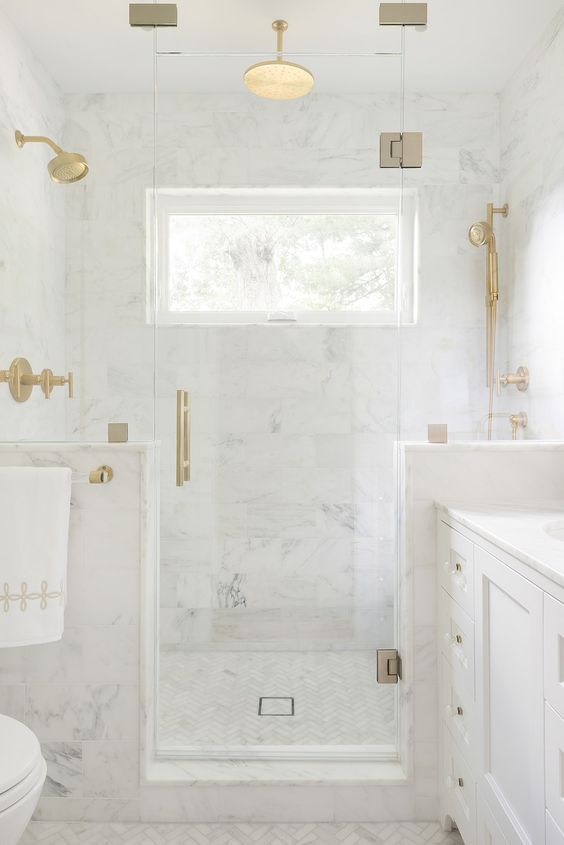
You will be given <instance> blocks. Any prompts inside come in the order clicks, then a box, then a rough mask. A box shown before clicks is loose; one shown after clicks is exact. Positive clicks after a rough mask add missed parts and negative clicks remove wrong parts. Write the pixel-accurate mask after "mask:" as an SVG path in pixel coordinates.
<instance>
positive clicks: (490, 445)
mask: <svg viewBox="0 0 564 845" xmlns="http://www.w3.org/2000/svg"><path fill="white" fill-rule="evenodd" d="M398 448H399V449H400V451H402V452H491V451H494V452H503V451H507V452H514V451H519V452H554V451H555V452H562V451H564V440H450V441H449V442H448V443H428V442H427V441H425V440H401V441H399V442H398Z"/></svg>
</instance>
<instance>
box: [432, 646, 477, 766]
mask: <svg viewBox="0 0 564 845" xmlns="http://www.w3.org/2000/svg"><path fill="white" fill-rule="evenodd" d="M440 672H441V693H440V694H441V698H440V702H439V706H440V713H441V718H442V720H443V724H444V725H446V727H448V729H449V731H450V732H451V734H452V736H453V737H454V738H455V739H456V740H457V741H458V744H459V745H460V747H461V748H462V749H463V751H464V755H465V757H466V759H467V760H468V761H469V762H470V763H471V764H472V765H476V763H477V758H478V755H477V749H478V737H477V735H476V705H475V703H474V700H473V697H472V696H471V695H470V693H469V691H468V689H467V688H466V686H465V684H463V682H462V681H461V678H460V677H459V670H458V668H457V667H456V666H451V665H450V663H448V662H447V660H446V658H445V657H444V655H442V656H441V666H440Z"/></svg>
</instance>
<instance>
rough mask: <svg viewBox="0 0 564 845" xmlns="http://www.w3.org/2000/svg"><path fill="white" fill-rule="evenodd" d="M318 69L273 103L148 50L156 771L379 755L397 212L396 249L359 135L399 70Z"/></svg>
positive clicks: (388, 738)
mask: <svg viewBox="0 0 564 845" xmlns="http://www.w3.org/2000/svg"><path fill="white" fill-rule="evenodd" d="M324 59H325V61H324V62H323V61H322V60H321V59H318V58H317V57H315V56H309V57H307V56H303V57H302V58H301V59H300V61H301V63H302V64H304V65H306V66H307V67H309V68H311V70H312V71H313V73H314V75H315V77H316V86H317V85H318V87H316V89H315V92H314V93H312V94H311V95H309V96H308V97H306V98H303V99H300V100H295V101H276V102H274V101H269V100H265V99H260V98H258V97H256V96H254V95H252V94H251V93H250V92H248V91H246V90H245V89H244V87H243V84H242V77H243V72H244V70H245V67H246V66H247V65H248V64H251V62H252V61H253V59H251V58H249V57H245V56H242V57H228V58H224V59H219V58H217V57H214V58H208V59H205V58H203V57H201V56H199V57H191V56H177V55H174V56H170V55H162V54H159V55H158V57H157V91H158V96H157V153H156V168H157V170H156V173H157V178H156V191H155V196H154V197H151V196H149V197H148V209H149V213H150V214H154V222H155V245H156V248H155V258H156V262H155V263H156V277H157V278H156V287H157V326H158V328H157V332H158V338H157V361H158V365H157V373H156V390H157V398H156V402H157V436H158V438H159V439H160V440H161V443H162V449H161V452H162V464H161V492H160V498H161V545H160V609H159V612H160V642H159V663H160V672H159V702H158V704H159V714H158V718H159V723H158V745H159V749H160V751H161V753H163V754H166V753H167V752H169V753H173V754H175V755H183V754H184V755H186V756H204V757H208V758H209V757H222V756H224V757H230V758H234V757H235V758H237V757H253V756H261V755H262V756H274V757H276V756H285V757H292V756H303V755H305V756H308V755H310V756H313V757H316V756H317V757H323V756H335V755H336V756H337V757H340V756H342V757H345V758H346V757H349V756H350V755H351V754H357V753H361V754H365V755H372V756H373V757H385V758H389V757H393V756H394V755H395V749H396V694H395V693H396V689H395V687H394V686H391V685H389V686H382V685H378V684H377V682H376V649H377V648H380V647H388V648H390V647H392V648H393V647H394V645H395V574H396V562H397V529H396V479H395V469H394V442H395V440H396V438H397V427H398V422H399V420H398V375H399V374H398V330H399V329H398V326H399V322H400V318H401V319H402V320H403V321H404V322H411V321H412V320H413V313H414V302H415V296H414V291H415V279H414V266H415V264H414V260H413V254H414V239H415V225H416V215H415V212H414V209H413V207H411V208H412V210H411V212H409V213H411V218H410V219H411V225H412V228H411V229H409V228H407V229H406V231H407V232H408V236H406V237H399V225H400V219H401V213H402V202H401V199H402V194H401V175H400V172H399V171H398V170H381V169H380V168H379V135H380V132H381V131H397V130H398V128H399V123H400V117H401V109H400V105H401V95H400V90H401V86H400V83H401V62H400V58H399V56H373V57H372V58H370V59H367V58H363V59H351V58H348V59H345V58H343V57H340V58H338V59H337V58H335V59H334V60H329V59H328V58H327V57H324ZM329 66H331V73H332V75H331V76H330V77H329V76H327V77H325V76H324V67H329ZM349 71H350V73H349ZM338 72H342V74H343V77H344V78H347V79H349V78H350V77H351V75H352V77H354V78H355V79H357V80H358V79H360V78H361V77H363V78H364V80H365V83H364V87H362V88H361V89H359V90H357V91H356V92H355V93H350V92H347V91H343V90H340V89H339V87H338V85H337V83H336V81H335V79H336V76H337V75H338ZM210 79H213V80H214V86H216V90H209V89H210V83H209V81H210ZM199 85H201V86H202V87H203V89H204V90H203V91H199V90H198V86H199ZM222 86H223V90H222ZM331 86H333V90H331ZM152 203H154V208H153V207H152ZM404 210H405V209H404ZM406 215H407V212H406ZM179 389H182V390H185V391H187V392H188V393H189V395H190V409H191V414H190V416H191V419H190V426H189V429H188V428H187V429H186V431H187V436H186V440H187V441H189V446H190V473H189V475H190V478H189V480H186V482H185V483H184V484H183V486H181V487H178V486H176V467H177V462H178V450H177V446H180V447H181V448H182V446H183V444H184V442H185V441H184V439H183V438H182V437H180V438H177V398H176V391H177V390H179ZM180 409H181V410H182V405H181V406H180ZM181 433H182V432H181ZM180 474H181V475H182V474H183V473H182V470H181V473H180Z"/></svg>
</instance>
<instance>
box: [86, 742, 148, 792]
mask: <svg viewBox="0 0 564 845" xmlns="http://www.w3.org/2000/svg"><path fill="white" fill-rule="evenodd" d="M83 761H84V790H85V795H87V796H89V797H92V798H118V799H122V798H135V797H137V795H138V793H139V743H138V742H137V740H135V741H132V742H115V741H113V742H112V741H106V742H105V741H101V742H85V743H83Z"/></svg>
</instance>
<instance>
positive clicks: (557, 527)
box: [542, 519, 564, 542]
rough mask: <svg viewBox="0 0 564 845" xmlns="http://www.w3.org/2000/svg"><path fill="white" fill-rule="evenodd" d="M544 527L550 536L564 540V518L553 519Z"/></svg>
mask: <svg viewBox="0 0 564 845" xmlns="http://www.w3.org/2000/svg"><path fill="white" fill-rule="evenodd" d="M542 528H543V531H544V533H545V534H548V536H549V537H552V538H553V539H554V540H562V542H564V519H553V520H551V522H545V524H544V525H543V527H542Z"/></svg>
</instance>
